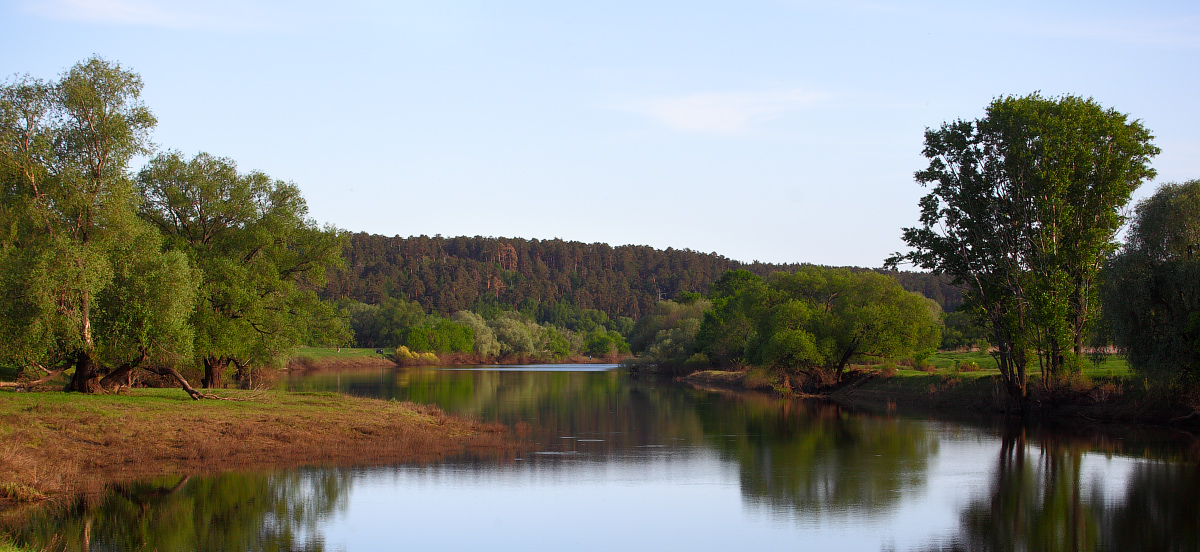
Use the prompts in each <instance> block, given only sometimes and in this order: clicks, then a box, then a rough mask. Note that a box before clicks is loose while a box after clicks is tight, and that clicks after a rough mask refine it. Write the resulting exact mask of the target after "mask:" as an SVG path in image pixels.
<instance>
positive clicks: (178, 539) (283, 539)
mask: <svg viewBox="0 0 1200 552" xmlns="http://www.w3.org/2000/svg"><path fill="white" fill-rule="evenodd" d="M350 483H351V477H350V476H349V475H348V474H347V473H346V472H344V471H341V470H300V471H293V472H284V473H276V474H262V473H226V474H222V475H217V476H209V477H186V476H184V477H167V478H159V479H153V480H149V481H140V482H136V483H126V484H117V485H112V486H110V487H109V488H108V489H106V490H105V491H104V492H103V493H102V494H101V495H100V496H98V497H88V498H81V499H79V500H77V501H76V502H75V503H73V504H70V505H67V506H58V507H55V506H51V507H45V508H41V509H39V510H37V511H35V512H34V513H33V514H32V516H31V517H30V518H29V519H27V520H25V521H24V522H23V523H22V527H21V528H19V529H15V531H14V532H15V534H16V536H17V538H18V540H19V541H20V542H24V543H31V544H34V545H35V546H37V547H39V548H40V547H42V546H47V547H49V548H62V549H65V550H92V551H96V550H195V551H206V550H214V551H220V550H263V551H270V550H313V551H319V550H324V549H325V545H324V542H323V539H322V536H321V525H322V524H323V523H324V522H325V521H327V520H328V519H329V518H330V517H331V516H333V515H334V514H337V513H338V512H341V511H344V510H345V507H346V498H347V496H348V495H349V492H350Z"/></svg>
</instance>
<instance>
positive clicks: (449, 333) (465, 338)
mask: <svg viewBox="0 0 1200 552" xmlns="http://www.w3.org/2000/svg"><path fill="white" fill-rule="evenodd" d="M400 344H401V345H404V346H407V347H408V348H409V349H411V350H413V351H418V352H433V353H443V354H444V353H471V352H473V351H474V350H475V331H474V330H473V329H472V328H471V326H469V325H466V324H459V323H457V322H454V321H452V320H450V319H447V318H435V319H433V320H432V321H430V322H427V323H426V324H422V325H420V326H413V327H410V328H408V329H406V330H404V332H403V333H402V334H401V340H400Z"/></svg>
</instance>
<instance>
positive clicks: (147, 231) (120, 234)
mask: <svg viewBox="0 0 1200 552" xmlns="http://www.w3.org/2000/svg"><path fill="white" fill-rule="evenodd" d="M141 89H142V81H141V79H140V77H138V76H137V75H136V74H135V73H132V72H129V71H126V70H124V69H122V68H121V67H120V66H119V65H117V64H113V63H110V62H108V61H106V60H104V59H101V58H98V57H93V58H90V59H88V60H85V61H83V62H80V63H78V64H76V65H75V66H74V67H72V68H71V69H69V70H68V71H67V72H66V73H64V74H63V75H62V77H61V78H60V79H59V80H58V81H57V82H45V81H40V80H37V79H31V78H29V77H24V78H18V79H16V80H14V81H11V82H9V83H6V84H5V85H3V87H0V186H2V191H0V229H3V231H2V232H0V273H2V274H3V276H2V277H0V309H3V312H0V342H2V343H0V356H3V357H4V358H5V359H6V361H8V362H15V363H17V364H22V365H29V364H33V363H36V364H39V365H45V366H57V367H66V366H70V365H75V366H76V371H75V375H74V379H73V381H72V384H71V387H72V388H73V389H76V390H79V391H96V390H98V389H99V388H100V386H101V381H100V378H101V377H103V376H106V375H109V374H112V373H113V372H114V371H117V372H119V371H121V370H128V369H131V368H132V367H136V366H138V365H141V364H143V363H169V362H173V361H174V360H175V359H177V358H179V357H185V356H187V355H190V353H191V344H192V332H191V328H190V327H189V325H188V323H187V314H188V313H189V312H190V309H191V305H192V302H193V298H194V297H195V289H196V279H197V275H196V274H195V273H194V272H193V271H192V270H191V268H190V267H189V266H188V262H187V259H186V258H185V257H184V256H182V255H180V254H178V253H170V252H164V251H163V248H162V241H161V239H160V238H159V236H158V235H157V234H156V233H155V232H154V229H153V228H152V227H150V226H149V225H147V224H146V223H144V222H143V221H141V220H139V219H138V218H137V216H136V210H137V202H138V198H137V195H136V194H135V191H134V186H133V183H132V181H131V179H130V178H129V172H128V165H129V162H130V160H131V159H132V158H133V157H134V156H137V155H141V154H145V153H147V151H148V147H149V132H150V129H152V128H153V127H154V124H155V119H154V116H153V115H152V114H151V113H150V110H149V109H147V108H146V107H145V106H144V105H142V103H141V102H140V101H139V96H140V93H141Z"/></svg>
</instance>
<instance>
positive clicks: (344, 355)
mask: <svg viewBox="0 0 1200 552" xmlns="http://www.w3.org/2000/svg"><path fill="white" fill-rule="evenodd" d="M394 352H395V350H394V349H390V348H388V349H383V352H382V353H376V352H375V349H352V348H342V349H333V348H319V347H303V348H301V349H300V350H299V351H298V352H297V353H296V356H295V357H292V359H291V360H289V361H288V364H287V370H289V371H292V370H343V369H344V370H353V369H359V368H372V367H380V366H385V367H386V366H398V365H399V364H397V363H396V362H395V361H394V360H393V358H394V356H393V354H394ZM436 356H437V360H428V361H414V362H410V363H406V365H422V364H424V365H431V366H488V365H495V366H512V365H521V364H615V363H618V362H621V361H622V360H626V359H628V358H631V357H630V356H629V355H613V356H610V357H599V358H597V357H588V356H583V355H571V356H569V357H565V358H562V359H546V358H542V357H535V356H528V355H505V356H502V357H486V358H485V357H480V356H478V355H472V354H464V353H450V354H441V355H436Z"/></svg>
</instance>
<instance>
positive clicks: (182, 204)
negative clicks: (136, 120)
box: [137, 152, 349, 387]
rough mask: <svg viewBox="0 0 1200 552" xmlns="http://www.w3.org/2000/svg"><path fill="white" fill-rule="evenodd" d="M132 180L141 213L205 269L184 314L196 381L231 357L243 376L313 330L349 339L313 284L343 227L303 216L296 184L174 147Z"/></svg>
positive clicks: (337, 255)
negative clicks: (195, 301) (195, 300)
mask: <svg viewBox="0 0 1200 552" xmlns="http://www.w3.org/2000/svg"><path fill="white" fill-rule="evenodd" d="M137 181H138V191H139V192H140V194H141V197H142V200H143V202H142V206H141V216H142V217H143V218H144V219H145V220H147V221H149V222H150V223H152V224H154V225H155V226H156V227H158V228H159V230H161V231H162V233H163V234H164V235H165V236H166V237H167V240H168V245H169V248H171V249H173V250H176V251H179V252H182V253H184V254H186V255H188V257H189V258H191V260H192V262H193V263H194V264H195V265H196V266H197V267H199V269H200V271H201V272H202V274H203V280H202V283H201V285H200V305H199V306H198V307H197V308H196V310H195V311H194V312H193V313H192V317H191V323H192V326H193V327H194V328H195V330H196V331H195V345H194V351H195V355H196V357H197V360H198V363H199V364H201V365H202V366H203V369H204V377H203V379H202V383H203V386H204V387H221V386H222V385H223V381H222V378H223V373H224V372H225V370H226V368H227V367H228V366H229V365H230V364H234V365H235V366H236V367H237V369H238V377H239V379H241V378H246V377H249V370H250V367H252V366H256V365H257V366H265V365H271V364H275V363H278V362H280V361H282V360H283V359H285V358H286V357H287V356H289V355H291V353H292V352H294V350H295V348H296V347H297V346H299V345H300V344H302V343H303V342H304V341H307V340H309V339H312V334H313V331H312V330H314V329H317V330H318V332H317V333H318V334H325V335H324V336H323V337H320V336H319V338H320V339H322V340H332V341H335V342H337V343H339V344H340V343H341V342H343V341H346V340H348V339H349V333H348V331H349V330H348V328H347V326H346V323H345V322H344V319H343V318H342V317H340V316H338V315H337V313H336V311H335V310H334V309H333V307H332V306H331V305H328V304H326V303H323V302H322V301H320V300H319V299H318V298H317V296H316V294H315V292H314V291H312V289H313V287H314V286H316V285H320V284H321V283H322V282H323V280H324V277H325V272H326V270H327V269H328V268H330V267H333V266H337V265H338V264H340V263H341V262H342V261H341V250H342V246H343V242H344V239H343V236H342V235H341V234H340V233H339V232H338V231H337V230H335V229H332V228H320V227H318V226H317V224H316V223H315V222H314V221H313V220H312V219H310V218H308V216H307V215H308V207H307V205H306V204H305V202H304V198H303V197H302V196H301V194H300V190H299V188H297V187H296V186H295V185H294V184H291V183H288V182H283V181H280V180H274V179H272V178H270V177H268V176H267V175H265V174H263V173H261V172H250V173H246V174H242V173H239V172H238V170H237V165H236V163H234V162H233V160H231V159H227V158H221V157H215V156H212V155H209V154H207V153H200V154H198V155H196V156H195V157H193V158H192V159H186V158H185V157H184V156H183V155H181V154H180V153H178V152H168V153H164V154H161V155H158V156H156V157H155V158H154V159H152V160H151V161H150V162H149V163H148V164H147V165H146V166H145V168H143V169H142V170H141V172H139V173H138V179H137Z"/></svg>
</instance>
